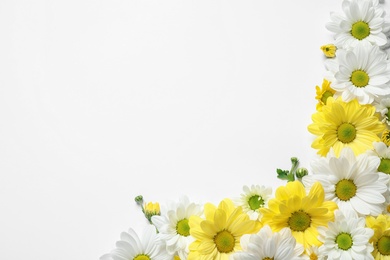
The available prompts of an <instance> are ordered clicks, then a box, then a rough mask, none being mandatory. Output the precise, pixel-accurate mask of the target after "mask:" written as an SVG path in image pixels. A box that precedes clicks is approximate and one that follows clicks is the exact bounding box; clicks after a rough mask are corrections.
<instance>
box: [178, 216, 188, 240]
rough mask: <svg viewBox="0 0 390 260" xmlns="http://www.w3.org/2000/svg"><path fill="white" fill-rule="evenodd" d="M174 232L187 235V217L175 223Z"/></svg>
mask: <svg viewBox="0 0 390 260" xmlns="http://www.w3.org/2000/svg"><path fill="white" fill-rule="evenodd" d="M176 232H177V233H178V234H179V235H181V236H184V237H188V236H189V235H190V225H188V219H186V218H185V219H182V220H180V221H178V222H177V224H176Z"/></svg>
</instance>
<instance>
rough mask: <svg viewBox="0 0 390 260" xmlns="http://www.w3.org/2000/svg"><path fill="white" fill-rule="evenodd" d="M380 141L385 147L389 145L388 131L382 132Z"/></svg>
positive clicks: (389, 133)
mask: <svg viewBox="0 0 390 260" xmlns="http://www.w3.org/2000/svg"><path fill="white" fill-rule="evenodd" d="M381 141H382V142H384V143H385V144H386V145H387V146H389V145H390V131H389V130H385V131H383V133H382V137H381Z"/></svg>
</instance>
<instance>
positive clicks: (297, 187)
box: [260, 181, 337, 248]
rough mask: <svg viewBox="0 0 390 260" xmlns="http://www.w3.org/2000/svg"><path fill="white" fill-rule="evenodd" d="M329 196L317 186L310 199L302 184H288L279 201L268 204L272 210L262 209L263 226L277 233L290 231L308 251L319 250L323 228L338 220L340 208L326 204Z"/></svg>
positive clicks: (329, 202)
mask: <svg viewBox="0 0 390 260" xmlns="http://www.w3.org/2000/svg"><path fill="white" fill-rule="evenodd" d="M324 199H325V193H324V189H323V187H322V185H321V184H320V183H319V182H316V183H315V184H314V185H313V186H312V188H311V189H310V192H309V194H307V195H306V191H305V188H304V186H303V184H302V183H301V182H299V181H293V182H288V183H287V185H286V186H281V187H279V188H278V189H277V190H276V194H275V198H274V199H271V200H270V201H269V202H268V208H262V209H260V211H261V213H263V218H262V222H263V224H268V225H269V226H270V227H271V228H272V230H273V231H275V232H278V231H280V230H281V229H282V228H285V227H287V228H290V229H291V232H292V234H293V236H294V237H295V239H296V240H297V242H298V243H301V244H303V245H304V247H305V248H309V247H310V246H313V245H314V246H319V245H321V242H320V241H319V240H318V238H317V237H318V230H317V228H318V227H319V226H327V224H328V222H329V221H332V220H333V218H334V215H333V211H334V210H335V209H337V204H336V203H335V202H333V201H324Z"/></svg>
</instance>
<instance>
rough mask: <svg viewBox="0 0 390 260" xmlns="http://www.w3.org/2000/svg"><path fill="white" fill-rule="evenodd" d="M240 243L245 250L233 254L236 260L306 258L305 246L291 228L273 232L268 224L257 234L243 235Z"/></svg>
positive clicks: (297, 259)
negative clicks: (296, 237) (292, 232)
mask: <svg viewBox="0 0 390 260" xmlns="http://www.w3.org/2000/svg"><path fill="white" fill-rule="evenodd" d="M240 243H241V247H242V249H243V251H241V252H237V253H235V254H233V256H232V259H234V260H255V259H273V260H286V259H288V260H299V259H305V256H303V252H304V249H303V246H302V245H300V244H298V243H296V241H295V238H294V237H293V236H292V234H291V230H290V229H289V228H283V229H282V230H280V231H279V232H276V233H273V232H272V230H271V228H270V227H269V226H268V225H266V226H264V227H263V228H262V229H261V230H260V231H259V232H258V233H257V234H252V235H244V236H242V237H241V241H240Z"/></svg>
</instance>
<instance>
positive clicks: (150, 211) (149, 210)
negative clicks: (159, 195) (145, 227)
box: [144, 202, 160, 219]
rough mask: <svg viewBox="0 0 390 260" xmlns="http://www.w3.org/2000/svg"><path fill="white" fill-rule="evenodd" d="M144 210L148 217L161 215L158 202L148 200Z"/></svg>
mask: <svg viewBox="0 0 390 260" xmlns="http://www.w3.org/2000/svg"><path fill="white" fill-rule="evenodd" d="M144 211H145V216H146V218H148V219H149V218H151V217H152V216H155V215H160V204H159V203H158V202H156V203H153V202H148V203H145V205H144Z"/></svg>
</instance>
